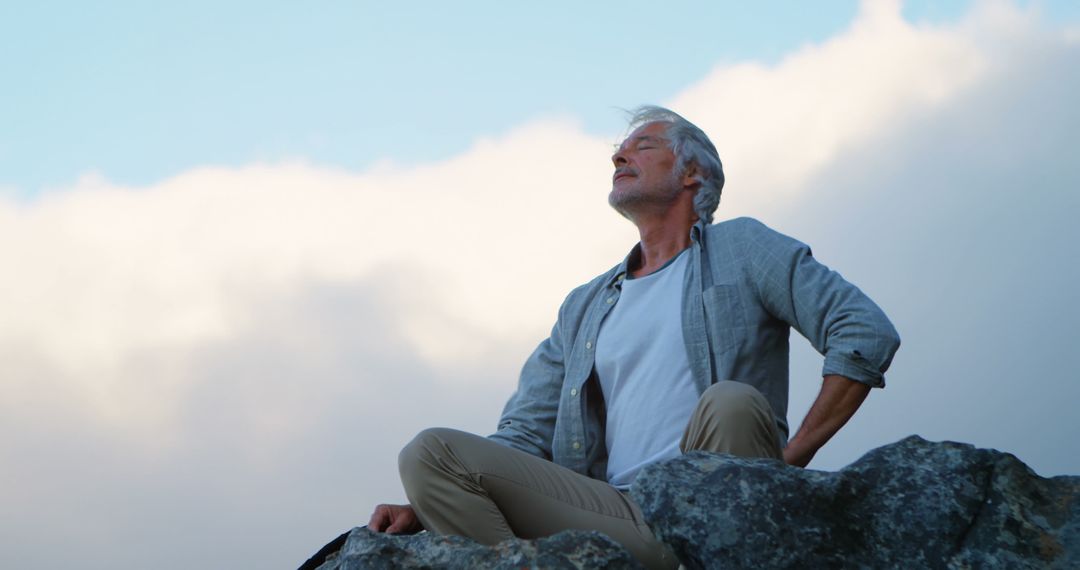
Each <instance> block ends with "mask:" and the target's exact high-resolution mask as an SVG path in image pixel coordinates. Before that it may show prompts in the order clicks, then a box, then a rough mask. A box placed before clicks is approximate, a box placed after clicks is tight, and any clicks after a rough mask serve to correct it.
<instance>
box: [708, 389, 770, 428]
mask: <svg viewBox="0 0 1080 570" xmlns="http://www.w3.org/2000/svg"><path fill="white" fill-rule="evenodd" d="M698 406H699V407H701V408H702V412H704V415H705V416H707V417H708V418H709V420H710V421H711V422H716V423H723V424H745V423H747V422H753V421H755V420H760V419H762V418H763V417H764V418H768V419H770V420H772V408H771V407H770V406H769V401H768V400H767V399H765V396H764V395H763V394H762V393H761V392H759V391H758V390H757V388H754V387H753V386H751V385H749V384H744V383H742V382H732V381H724V382H717V383H716V384H713V385H712V386H709V388H708V389H707V390H705V393H704V394H702V395H701V400H700V401H699V402H698Z"/></svg>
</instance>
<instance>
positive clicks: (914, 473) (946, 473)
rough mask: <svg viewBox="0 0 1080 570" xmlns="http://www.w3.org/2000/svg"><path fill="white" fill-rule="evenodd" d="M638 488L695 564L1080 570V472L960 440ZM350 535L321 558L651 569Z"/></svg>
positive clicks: (557, 545)
mask: <svg viewBox="0 0 1080 570" xmlns="http://www.w3.org/2000/svg"><path fill="white" fill-rule="evenodd" d="M631 495H632V496H633V497H634V499H635V500H636V501H637V502H638V503H639V504H640V505H641V508H642V511H643V512H644V513H645V518H646V520H647V521H648V522H649V525H650V526H651V527H652V529H653V532H654V533H655V534H656V535H657V536H658V537H660V539H661V540H663V541H665V542H667V543H668V544H669V545H671V546H672V548H673V549H674V551H675V552H676V554H677V555H678V557H679V559H680V561H681V562H682V563H683V564H684V565H685V566H686V567H687V568H1010V569H1011V568H1080V477H1054V478H1050V479H1047V478H1043V477H1039V476H1038V475H1036V474H1035V473H1034V472H1032V471H1031V470H1030V469H1028V467H1027V466H1026V465H1024V464H1023V463H1022V462H1021V461H1020V460H1018V459H1017V458H1016V457H1014V456H1012V455H1010V454H1007V453H1002V452H999V451H995V450H991V449H977V448H975V447H973V446H971V445H967V444H961V443H951V442H944V443H931V442H928V441H926V440H923V439H921V438H919V437H914V436H913V437H909V438H907V439H904V440H902V441H899V442H897V443H894V444H892V445H887V446H884V447H881V448H878V449H876V450H874V451H871V452H870V453H868V454H866V455H865V456H863V457H862V458H861V459H859V460H858V461H856V462H855V463H853V464H852V465H849V466H848V467H845V468H844V469H841V470H840V471H837V472H825V471H814V470H809V469H797V468H794V467H788V466H785V465H783V464H782V463H781V462H779V461H776V460H769V459H740V458H737V457H732V456H729V455H722V454H710V453H705V452H694V453H690V454H688V455H684V456H682V457H679V458H676V459H673V460H671V461H666V462H663V463H659V464H656V465H653V466H650V467H649V468H647V469H645V470H644V471H643V472H642V473H641V474H640V475H639V476H638V478H637V480H636V481H635V482H634V487H633V488H632V489H631ZM342 540H344V541H345V544H344V547H341V548H340V550H339V551H338V552H337V553H336V554H331V555H330V557H329V558H326V557H325V554H324V553H320V554H319V555H317V558H318V560H317V562H315V561H314V559H313V561H309V564H312V566H311V567H314V566H318V564H322V566H319V567H320V568H322V569H323V570H339V569H340V570H346V569H353V568H376V569H377V568H450V569H455V568H462V569H464V568H637V567H638V565H637V564H636V562H635V561H634V560H633V558H632V557H631V555H630V553H629V552H628V551H627V550H625V549H624V548H623V547H621V546H619V545H618V544H616V543H615V542H614V541H612V540H611V539H609V538H607V537H606V536H604V535H602V534H599V533H596V532H577V531H573V532H571V531H568V532H563V533H559V534H557V535H554V536H551V537H548V538H543V539H539V540H532V541H530V540H514V541H507V542H504V543H502V544H499V545H497V546H494V547H486V546H482V545H480V544H477V543H475V542H473V541H471V540H468V539H465V538H460V537H440V536H433V535H430V534H426V533H425V534H419V535H414V536H389V535H385V534H376V533H373V532H370V531H368V530H367V529H365V528H357V529H354V530H353V531H351V532H350V533H349V534H348V535H347V540H345V536H343V537H340V540H339V541H338V543H337V544H334V543H332V548H329V549H328V550H327V551H328V552H332V551H334V550H338V548H339V546H340V541H342ZM328 546H331V545H328ZM324 559H325V560H324Z"/></svg>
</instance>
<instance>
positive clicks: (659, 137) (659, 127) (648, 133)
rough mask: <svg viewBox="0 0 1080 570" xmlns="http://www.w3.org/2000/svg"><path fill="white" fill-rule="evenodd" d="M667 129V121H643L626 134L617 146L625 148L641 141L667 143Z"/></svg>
mask: <svg viewBox="0 0 1080 570" xmlns="http://www.w3.org/2000/svg"><path fill="white" fill-rule="evenodd" d="M667 129H668V123H665V122H661V121H654V122H652V123H645V124H644V125H641V126H640V127H638V128H636V129H634V131H633V132H632V133H630V134H629V135H627V137H626V139H625V140H623V142H622V144H620V145H619V148H627V147H629V146H631V145H634V144H638V143H641V142H643V141H656V142H664V143H667V142H668V139H667Z"/></svg>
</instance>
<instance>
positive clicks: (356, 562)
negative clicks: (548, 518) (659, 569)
mask: <svg viewBox="0 0 1080 570" xmlns="http://www.w3.org/2000/svg"><path fill="white" fill-rule="evenodd" d="M360 568H364V569H368V568H370V569H375V570H379V569H398V568H446V569H451V570H453V569H461V570H466V569H468V570H472V569H474V568H493V569H507V570H509V569H511V568H515V569H521V568H545V569H546V568H616V569H618V568H641V565H639V564H638V563H637V561H636V560H635V559H634V557H633V555H631V554H630V552H629V551H628V550H626V549H625V548H623V547H622V546H621V545H619V543H617V542H615V541H614V540H612V539H610V538H608V537H607V536H605V535H603V534H600V533H599V532H595V531H590V532H585V531H565V532H560V533H559V534H556V535H553V536H549V537H547V538H541V539H537V540H508V541H505V542H502V543H500V544H498V545H495V546H490V547H489V546H484V545H482V544H479V543H477V542H475V541H472V540H469V539H467V538H462V537H460V536H438V535H434V534H430V533H421V534H416V535H411V536H403V535H388V534H383V533H375V532H371V531H370V530H368V529H367V528H365V527H359V528H354V529H353V530H352V532H350V533H349V538H348V540H346V542H345V546H343V547H342V548H341V550H340V551H339V552H338V553H337V554H333V555H331V556H330V557H329V558H327V560H326V562H325V563H323V564H322V565H321V566H319V570H354V569H360Z"/></svg>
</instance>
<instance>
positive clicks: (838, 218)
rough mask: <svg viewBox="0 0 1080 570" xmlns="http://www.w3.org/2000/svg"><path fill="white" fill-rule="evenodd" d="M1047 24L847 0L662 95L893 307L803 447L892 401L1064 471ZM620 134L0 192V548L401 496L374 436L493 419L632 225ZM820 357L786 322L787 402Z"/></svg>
mask: <svg viewBox="0 0 1080 570" xmlns="http://www.w3.org/2000/svg"><path fill="white" fill-rule="evenodd" d="M1075 46H1076V44H1075V41H1072V40H1068V39H1067V34H1054V33H1048V32H1047V31H1046V30H1044V29H1043V28H1041V27H1040V25H1039V24H1038V22H1037V21H1035V20H1033V19H1032V16H1031V15H1030V14H1027V13H1023V12H1019V11H1017V10H1015V9H1013V8H1010V7H1008V6H1005V5H1000V4H986V5H980V7H979V8H977V9H976V10H975V11H974V12H973V13H972V14H971V15H970V16H969V17H968V18H967V19H966V20H965V21H964V22H963V23H961V24H960V25H958V26H953V27H948V28H931V27H919V26H913V25H911V24H908V23H905V22H903V21H902V19H901V18H900V15H899V8H898V5H897V4H895V3H879V2H867V3H864V4H863V9H862V13H861V15H860V16H859V18H858V19H857V20H856V21H855V22H854V23H853V24H852V26H851V28H850V29H849V30H847V31H845V32H843V33H842V34H840V35H838V36H836V37H834V38H832V39H830V40H828V41H826V42H823V43H821V44H818V45H809V46H806V47H805V48H803V49H801V50H798V51H797V52H794V53H792V54H790V55H789V56H788V57H787V58H784V59H783V60H782V61H780V62H779V63H778V64H776V65H773V66H765V65H760V64H756V63H752V62H751V63H735V64H723V65H719V66H718V67H717V68H716V69H714V70H713V71H712V72H711V73H710V74H709V75H708V76H706V77H705V78H703V79H702V80H701V81H700V82H698V83H697V84H695V85H692V86H689V87H688V88H686V89H685V90H683V91H682V92H681V93H680V94H679V95H678V96H676V97H675V98H674V99H673V100H672V101H671V102H669V104H670V105H671V106H672V107H674V108H676V109H677V110H679V111H680V112H683V113H684V114H685V115H687V116H688V117H689V118H691V119H692V120H695V121H696V122H698V123H699V124H700V125H701V126H702V127H704V128H705V130H706V131H707V132H709V133H710V134H712V136H713V138H714V140H715V141H716V142H717V145H718V147H719V148H720V150H721V153H722V157H723V158H724V159H725V165H726V168H727V171H728V174H729V183H728V187H727V189H726V191H725V197H724V201H723V203H722V205H721V212H720V216H719V217H721V218H723V217H731V216H735V215H744V214H750V215H755V216H757V217H760V218H762V219H764V220H765V221H767V222H770V223H772V224H774V225H775V226H776V227H778V228H779V229H781V230H784V231H786V232H789V233H792V234H794V235H796V236H798V237H800V238H802V239H804V240H806V241H808V242H809V243H811V244H812V245H814V247H815V252H816V253H817V254H818V255H819V256H820V257H821V258H822V259H823V260H824V261H825V262H827V263H830V264H832V265H834V266H836V267H838V268H839V269H841V270H842V271H843V272H844V274H845V275H847V276H848V277H850V278H852V279H853V280H854V281H855V282H856V283H858V284H859V285H860V286H862V287H863V288H864V289H866V290H867V291H868V292H869V293H870V294H871V295H872V296H873V297H874V298H875V299H877V300H878V301H879V302H880V303H881V304H882V305H883V306H884V307H885V308H886V310H887V311H888V312H889V314H890V315H891V316H892V317H893V318H894V320H896V322H897V325H898V327H899V328H900V331H901V333H902V335H903V336H904V340H905V345H904V347H903V348H902V349H901V353H900V354H899V355H898V357H897V360H896V363H895V367H894V370H893V371H892V374H891V375H890V379H889V382H890V386H889V388H888V389H887V390H885V391H884V392H880V393H875V394H874V396H872V398H871V400H870V401H869V402H868V404H867V409H866V410H864V411H863V412H861V413H860V414H859V415H857V416H856V418H855V420H853V423H852V424H851V425H850V426H849V427H848V428H846V429H845V430H844V431H843V432H841V436H840V437H839V438H838V440H837V441H835V442H834V443H833V444H831V445H830V446H828V447H826V449H825V450H824V451H823V452H822V455H821V456H820V457H819V458H818V459H817V461H816V463H815V465H817V466H818V467H838V466H840V465H842V464H843V463H845V462H846V461H850V460H851V459H854V458H855V457H856V456H857V455H858V454H859V453H861V452H862V451H864V450H866V449H867V448H869V447H871V446H874V445H880V444H882V443H885V442H887V441H890V440H892V439H896V438H897V437H900V436H901V435H904V434H906V433H910V432H912V431H918V432H922V433H924V434H926V435H928V436H931V437H940V438H955V439H966V440H969V441H976V442H979V443H983V444H992V445H999V446H1000V447H1002V448H1004V449H1007V450H1010V451H1014V452H1016V453H1018V454H1019V455H1020V456H1021V458H1023V459H1025V460H1028V461H1031V462H1032V464H1033V465H1034V466H1035V467H1036V468H1037V469H1039V470H1040V471H1041V472H1046V471H1047V470H1049V471H1051V472H1074V473H1075V472H1080V465H1077V464H1076V463H1075V459H1070V458H1067V457H1064V454H1063V453H1062V452H1061V451H1060V450H1061V449H1063V448H1067V444H1068V442H1067V441H1065V439H1064V438H1066V437H1068V434H1071V433H1073V432H1075V431H1076V428H1077V427H1080V426H1077V425H1076V424H1075V420H1071V419H1068V418H1069V417H1071V415H1070V414H1069V411H1068V410H1067V409H1066V406H1067V405H1068V403H1069V402H1072V401H1075V397H1076V396H1080V394H1077V393H1076V388H1075V386H1077V385H1080V384H1078V383H1076V382H1075V378H1076V375H1075V372H1074V371H1072V370H1070V369H1068V368H1066V365H1065V361H1066V358H1065V356H1064V355H1066V354H1068V350H1069V347H1068V346H1067V344H1068V339H1070V338H1074V336H1075V335H1071V336H1070V331H1069V330H1068V327H1069V325H1070V323H1073V322H1076V318H1077V317H1078V316H1080V315H1077V314H1076V308H1075V307H1074V306H1073V305H1074V303H1072V299H1071V298H1070V296H1069V295H1070V292H1072V291H1075V290H1076V289H1077V286H1078V285H1080V283H1078V278H1077V270H1075V269H1073V268H1071V266H1069V265H1068V263H1066V262H1065V261H1061V262H1059V260H1069V259H1071V258H1072V257H1075V256H1074V255H1071V251H1070V250H1069V246H1070V244H1071V243H1073V242H1075V241H1076V238H1077V237H1080V236H1077V232H1076V230H1074V229H1071V228H1072V225H1071V224H1070V222H1071V221H1072V220H1071V218H1072V217H1074V213H1075V212H1076V211H1080V210H1077V208H1076V206H1077V203H1076V201H1077V194H1076V192H1075V190H1074V189H1075V188H1076V187H1077V182H1078V181H1080V175H1078V173H1077V170H1076V168H1077V167H1076V165H1075V161H1074V160H1072V155H1071V153H1072V149H1075V148H1076V147H1077V144H1076V142H1077V141H1076V140H1075V136H1076V135H1075V134H1074V133H1077V132H1080V130H1078V129H1077V127H1078V126H1080V125H1077V122H1078V117H1080V113H1078V112H1077V111H1076V110H1075V108H1074V107H1075V106H1074V104H1073V103H1072V101H1073V100H1074V99H1075V98H1076V92H1077V91H1078V86H1080V81H1078V79H1080V78H1078V77H1077V75H1076V72H1075V71H1074V70H1075V69H1077V66H1076V65H1075V64H1076V59H1077V58H1076V47H1075ZM616 136H617V135H613V136H612V138H611V139H610V140H604V139H603V138H598V137H594V136H589V135H586V134H584V133H583V132H582V129H581V128H579V126H578V125H577V124H576V123H575V122H574V121H572V120H569V119H565V118H548V119H539V120H536V121H534V122H532V123H529V124H526V125H522V126H519V127H517V128H514V129H511V130H510V131H508V132H505V133H500V134H497V135H493V136H491V137H489V138H486V139H483V140H479V141H476V143H475V144H474V145H473V146H472V147H471V148H470V149H469V150H468V151H467V152H465V153H463V154H461V155H460V156H456V157H453V158H451V159H449V160H446V161H443V162H438V163H432V164H427V165H421V166H419V167H410V168H402V167H396V166H394V165H392V164H384V165H381V166H379V167H377V168H374V169H372V170H370V171H366V172H360V173H356V172H348V171H344V170H340V169H336V168H333V167H330V166H326V165H316V164H310V163H307V162H304V161H295V162H288V163H280V164H253V165H249V166H246V167H242V168H223V167H205V168H200V169H196V170H192V171H189V172H186V173H183V174H181V175H179V176H176V177H174V178H171V179H168V180H163V181H161V182H159V183H156V184H153V185H150V186H147V187H139V188H126V187H121V186H118V185H116V184H114V183H111V182H110V181H109V180H108V179H107V178H106V177H104V176H101V175H93V174H91V175H87V176H86V177H84V178H83V179H81V180H80V181H79V182H78V183H77V184H74V185H73V186H72V187H71V188H67V189H60V190H56V191H53V192H50V193H49V194H46V195H44V196H43V197H41V198H39V199H37V200H34V201H25V200H24V201H19V202H16V201H10V200H8V201H0V265H2V266H3V267H6V268H8V271H7V274H6V276H5V278H4V279H3V280H0V315H3V318H0V362H3V363H4V366H3V372H2V376H0V387H2V388H3V390H4V393H5V398H4V399H3V400H2V401H0V428H2V429H3V430H4V432H5V433H9V434H18V436H17V437H14V438H5V439H4V440H3V441H0V461H2V462H3V464H4V465H5V466H8V468H5V470H3V471H2V472H0V483H3V486H2V487H0V488H2V489H5V491H3V492H2V493H3V494H2V495H0V499H2V501H3V502H4V504H5V507H6V508H7V512H8V513H9V515H8V516H7V517H5V521H6V522H5V523H3V524H2V526H0V536H3V537H4V538H3V539H0V552H3V553H4V554H3V555H0V556H2V557H3V559H2V560H0V562H2V563H3V565H5V566H12V567H28V566H29V567H42V566H60V565H65V564H75V563H78V564H79V565H80V566H90V567H94V566H95V565H96V566H99V567H103V568H104V567H115V566H134V565H135V564H137V563H139V562H140V561H145V560H146V559H148V558H151V557H153V558H154V559H155V560H162V559H167V561H166V562H163V564H165V565H172V566H175V567H193V566H194V567H206V566H221V565H225V564H235V563H241V564H245V565H251V566H259V567H262V566H279V565H281V564H282V561H283V560H285V561H293V560H295V561H300V560H302V559H303V558H304V557H305V556H307V555H308V554H309V553H310V551H312V550H314V548H316V547H317V546H318V545H319V544H320V542H321V541H323V540H325V539H329V538H331V537H332V536H333V535H334V533H335V532H340V531H341V530H344V529H345V528H346V527H348V526H350V525H353V524H359V523H363V522H365V519H366V517H367V515H368V514H369V512H370V507H371V505H372V504H373V503H374V502H376V501H384V500H395V499H400V498H401V496H400V488H399V486H398V483H397V480H396V473H395V467H394V458H395V456H396V452H397V449H399V448H400V447H401V445H402V444H403V443H404V442H405V441H407V440H408V438H409V437H411V435H412V434H413V433H415V432H416V431H417V430H419V429H421V428H422V427H425V426H427V425H436V424H443V425H452V426H455V427H460V428H463V429H468V430H471V431H476V432H481V433H483V432H486V431H488V430H489V429H490V427H491V426H492V425H493V424H494V422H495V420H496V416H497V413H498V410H499V406H500V405H501V402H502V401H503V400H504V399H505V397H506V396H507V395H508V394H509V392H510V390H512V386H513V382H514V378H515V376H516V372H517V369H518V367H519V366H520V364H521V362H522V361H523V360H524V358H525V356H526V355H527V354H528V352H529V350H530V349H531V348H532V346H533V345H534V344H535V343H536V342H537V341H539V340H540V338H542V337H543V335H544V334H545V333H546V331H547V329H548V327H550V325H551V322H552V321H553V319H554V316H555V312H556V309H557V307H558V304H559V303H560V301H561V300H562V298H563V296H564V295H565V293H566V292H567V291H568V290H569V289H570V288H571V287H573V286H575V285H577V284H579V283H581V282H583V281H585V280H587V279H588V278H590V277H592V276H593V275H595V274H597V273H599V272H601V271H603V270H605V269H606V268H607V267H610V266H611V265H612V264H614V263H616V262H617V261H618V260H619V259H620V258H621V256H622V255H624V254H625V252H626V250H627V249H628V248H629V246H630V245H631V244H632V243H633V242H634V241H635V239H636V234H635V233H634V231H633V228H632V227H631V226H630V225H629V224H627V223H626V222H625V221H623V220H621V219H620V218H619V217H618V216H617V215H615V214H614V213H612V212H611V211H610V210H609V209H608V207H607V206H606V203H605V195H606V191H607V188H608V187H609V184H610V182H609V177H610V166H609V165H608V163H607V162H606V158H607V156H608V155H609V153H610V151H611V146H610V144H611V143H613V142H616ZM819 366H820V361H819V360H818V359H815V358H812V357H811V356H809V355H808V354H807V352H806V350H805V349H803V348H800V349H799V350H797V353H796V357H795V360H794V362H793V366H792V371H793V384H794V386H793V396H792V411H791V417H790V419H791V421H792V422H793V423H797V422H798V421H799V419H800V416H799V414H800V413H801V409H805V406H806V405H807V404H808V402H809V400H810V399H811V398H812V397H813V390H814V388H815V387H816V386H815V383H814V382H813V381H812V380H813V379H814V377H815V376H816V375H817V374H818V369H819ZM800 378H802V379H803V381H800ZM1036 418H1038V419H1039V420H1041V422H1040V423H1038V424H1036V422H1035V419H1036ZM61 537H62V538H63V539H65V540H67V541H69V542H66V543H65V544H66V545H67V546H65V548H63V549H58V548H56V546H55V545H56V544H57V540H58V539H59V538H61ZM181 544H183V545H190V544H197V545H199V548H178V547H177V545H181ZM178 551H179V553H177V552H178ZM163 553H174V554H170V555H168V556H166V555H164V554H163ZM288 563H292V562H288Z"/></svg>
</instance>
